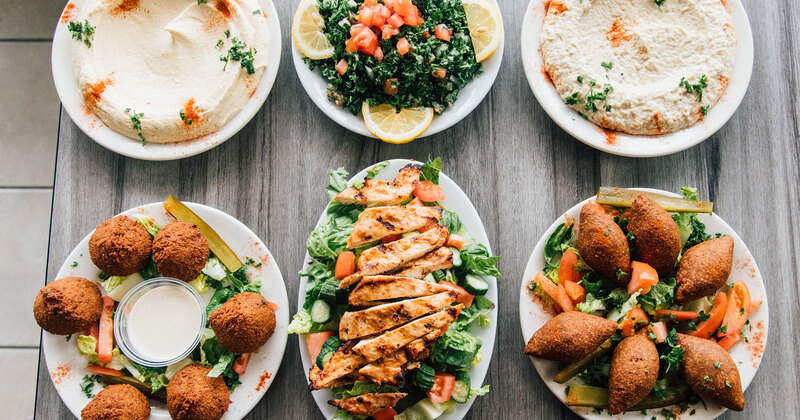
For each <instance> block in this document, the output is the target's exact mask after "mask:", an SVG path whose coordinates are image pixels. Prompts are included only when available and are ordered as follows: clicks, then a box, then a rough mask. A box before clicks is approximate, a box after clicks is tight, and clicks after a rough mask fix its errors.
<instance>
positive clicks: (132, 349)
mask: <svg viewBox="0 0 800 420" xmlns="http://www.w3.org/2000/svg"><path fill="white" fill-rule="evenodd" d="M159 287H171V288H180V289H183V290H185V291H187V292H189V294H190V295H191V296H192V297H193V298H194V299H195V300H196V301H197V307H198V308H199V309H200V310H199V311H198V314H199V316H198V319H197V324H198V327H197V337H195V339H194V342H193V343H192V345H191V346H189V348H187V349H186V350H184V351H183V352H182V353H181V354H180V355H178V356H176V357H174V358H171V359H168V360H152V359H151V358H149V357H147V356H143V355H141V354H139V353H137V352H136V346H135V345H133V343H131V341H130V337H129V336H128V331H127V327H128V317H129V316H130V311H131V308H132V307H133V305H134V304H135V303H136V302H137V301H138V300H139V298H141V297H142V296H143V295H144V294H145V293H147V292H149V291H151V290H153V289H156V288H159ZM205 307H206V306H205V302H204V301H203V299H202V298H201V297H200V295H199V294H198V293H197V291H196V290H194V288H193V287H192V286H190V285H189V284H188V283H186V282H185V281H181V280H177V279H173V278H170V277H155V278H152V279H150V280H145V281H143V282H141V283H139V284H137V285H136V286H134V287H133V288H132V289H131V290H129V291H128V293H126V294H125V296H124V297H123V298H122V300H121V301H120V302H119V305H117V310H116V312H115V314H114V340H116V342H117V345H118V346H119V349H120V351H121V352H122V354H124V355H125V356H127V357H128V358H129V359H131V360H132V361H134V362H136V363H138V364H140V365H143V366H148V367H162V366H168V365H171V364H173V363H176V362H179V361H181V360H183V359H184V358H185V357H187V356H189V354H191V352H192V351H193V350H194V349H195V348H196V347H197V345H198V344H199V343H200V337H201V336H202V334H203V329H204V328H205V326H206V310H205ZM164 321H165V322H168V321H169V320H166V319H165V320H164Z"/></svg>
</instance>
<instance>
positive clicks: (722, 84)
mask: <svg viewBox="0 0 800 420" xmlns="http://www.w3.org/2000/svg"><path fill="white" fill-rule="evenodd" d="M728 80H729V79H728V76H720V77H719V91H720V92H722V91H724V90H725V88H727V87H728Z"/></svg>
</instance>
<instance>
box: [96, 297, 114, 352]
mask: <svg viewBox="0 0 800 420" xmlns="http://www.w3.org/2000/svg"><path fill="white" fill-rule="evenodd" d="M114 304H115V302H114V299H111V297H109V296H103V308H102V310H101V312H100V325H99V326H98V334H97V361H99V362H100V363H103V364H108V363H111V351H112V350H113V349H114V320H113V318H111V314H112V313H113V312H114Z"/></svg>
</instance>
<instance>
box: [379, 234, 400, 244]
mask: <svg viewBox="0 0 800 420" xmlns="http://www.w3.org/2000/svg"><path fill="white" fill-rule="evenodd" d="M402 237H403V235H401V234H399V233H398V234H397V235H389V236H387V237H385V238H382V239H381V242H382V243H384V244H388V243H389V242H394V241H396V240H398V239H401V238H402Z"/></svg>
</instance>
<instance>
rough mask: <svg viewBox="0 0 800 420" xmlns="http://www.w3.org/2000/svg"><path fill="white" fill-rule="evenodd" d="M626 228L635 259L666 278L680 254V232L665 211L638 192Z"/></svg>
mask: <svg viewBox="0 0 800 420" xmlns="http://www.w3.org/2000/svg"><path fill="white" fill-rule="evenodd" d="M628 231H629V232H631V233H633V235H634V237H635V238H636V255H637V256H638V257H639V258H638V259H639V261H642V262H645V263H647V264H649V265H650V266H651V267H653V268H655V269H656V272H658V276H659V277H660V278H666V277H667V276H668V275H669V273H670V272H672V269H673V268H674V267H675V261H677V260H678V255H679V254H680V253H681V234H680V232H678V225H677V224H676V223H675V221H674V220H672V217H671V216H670V215H669V213H667V211H666V210H664V209H663V208H662V207H661V206H659V205H658V204H656V202H655V201H653V200H651V199H650V198H649V197H647V196H646V195H644V194H641V195H639V196H638V197H636V200H634V201H633V205H632V206H631V214H630V217H629V219H628Z"/></svg>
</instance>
